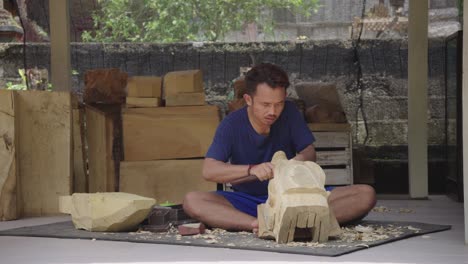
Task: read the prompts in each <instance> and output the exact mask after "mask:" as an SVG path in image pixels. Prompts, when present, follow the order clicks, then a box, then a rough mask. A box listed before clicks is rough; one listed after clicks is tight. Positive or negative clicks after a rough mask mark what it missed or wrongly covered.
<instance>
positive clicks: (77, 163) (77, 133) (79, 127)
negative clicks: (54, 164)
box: [73, 108, 88, 193]
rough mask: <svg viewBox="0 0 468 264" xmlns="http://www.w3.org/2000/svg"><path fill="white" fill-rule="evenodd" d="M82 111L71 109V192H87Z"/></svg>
mask: <svg viewBox="0 0 468 264" xmlns="http://www.w3.org/2000/svg"><path fill="white" fill-rule="evenodd" d="M83 115H84V109H82V108H81V109H78V108H77V109H73V192H77V193H85V192H88V176H87V169H86V163H85V161H86V158H85V155H84V153H85V151H84V144H83V140H84V126H83V120H84V118H83Z"/></svg>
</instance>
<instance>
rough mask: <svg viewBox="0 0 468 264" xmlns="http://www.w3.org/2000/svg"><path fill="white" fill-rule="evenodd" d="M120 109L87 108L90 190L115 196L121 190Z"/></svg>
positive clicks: (107, 106)
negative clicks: (111, 193) (112, 193)
mask: <svg viewBox="0 0 468 264" xmlns="http://www.w3.org/2000/svg"><path fill="white" fill-rule="evenodd" d="M120 113H121V106H120V105H119V104H116V105H93V106H91V105H87V106H86V143H87V147H88V168H89V176H88V190H89V192H91V193H94V192H115V191H118V186H119V169H118V167H119V164H120V157H117V158H114V156H118V153H119V151H118V148H116V146H118V145H119V142H120V141H121V137H120V136H119V131H121V128H120V127H119V120H121V119H120Z"/></svg>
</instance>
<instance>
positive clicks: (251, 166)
mask: <svg viewBox="0 0 468 264" xmlns="http://www.w3.org/2000/svg"><path fill="white" fill-rule="evenodd" d="M254 166H255V165H253V164H249V168H248V169H247V176H250V175H252V174H250V169H252V168H253V167H254Z"/></svg>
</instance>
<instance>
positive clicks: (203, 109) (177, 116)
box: [122, 106, 219, 161]
mask: <svg viewBox="0 0 468 264" xmlns="http://www.w3.org/2000/svg"><path fill="white" fill-rule="evenodd" d="M122 119H123V141H124V157H125V160H126V161H145V160H158V159H177V158H197V157H204V156H205V154H206V152H207V150H208V148H209V146H210V144H211V142H212V140H213V136H214V133H215V131H216V128H217V126H218V124H219V113H218V107H217V106H186V107H159V108H126V109H124V110H123V114H122Z"/></svg>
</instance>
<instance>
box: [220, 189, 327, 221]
mask: <svg viewBox="0 0 468 264" xmlns="http://www.w3.org/2000/svg"><path fill="white" fill-rule="evenodd" d="M333 188H334V187H333V186H326V187H325V190H327V191H331V190H332V189H333ZM216 194H219V195H221V196H223V197H224V198H225V199H226V200H228V201H229V202H230V203H231V204H232V205H233V206H234V208H236V209H237V210H239V211H241V212H244V213H246V214H248V215H251V216H253V217H257V205H259V204H262V203H265V202H266V200H267V199H268V195H260V196H254V195H250V194H247V193H243V192H225V191H216Z"/></svg>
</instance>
